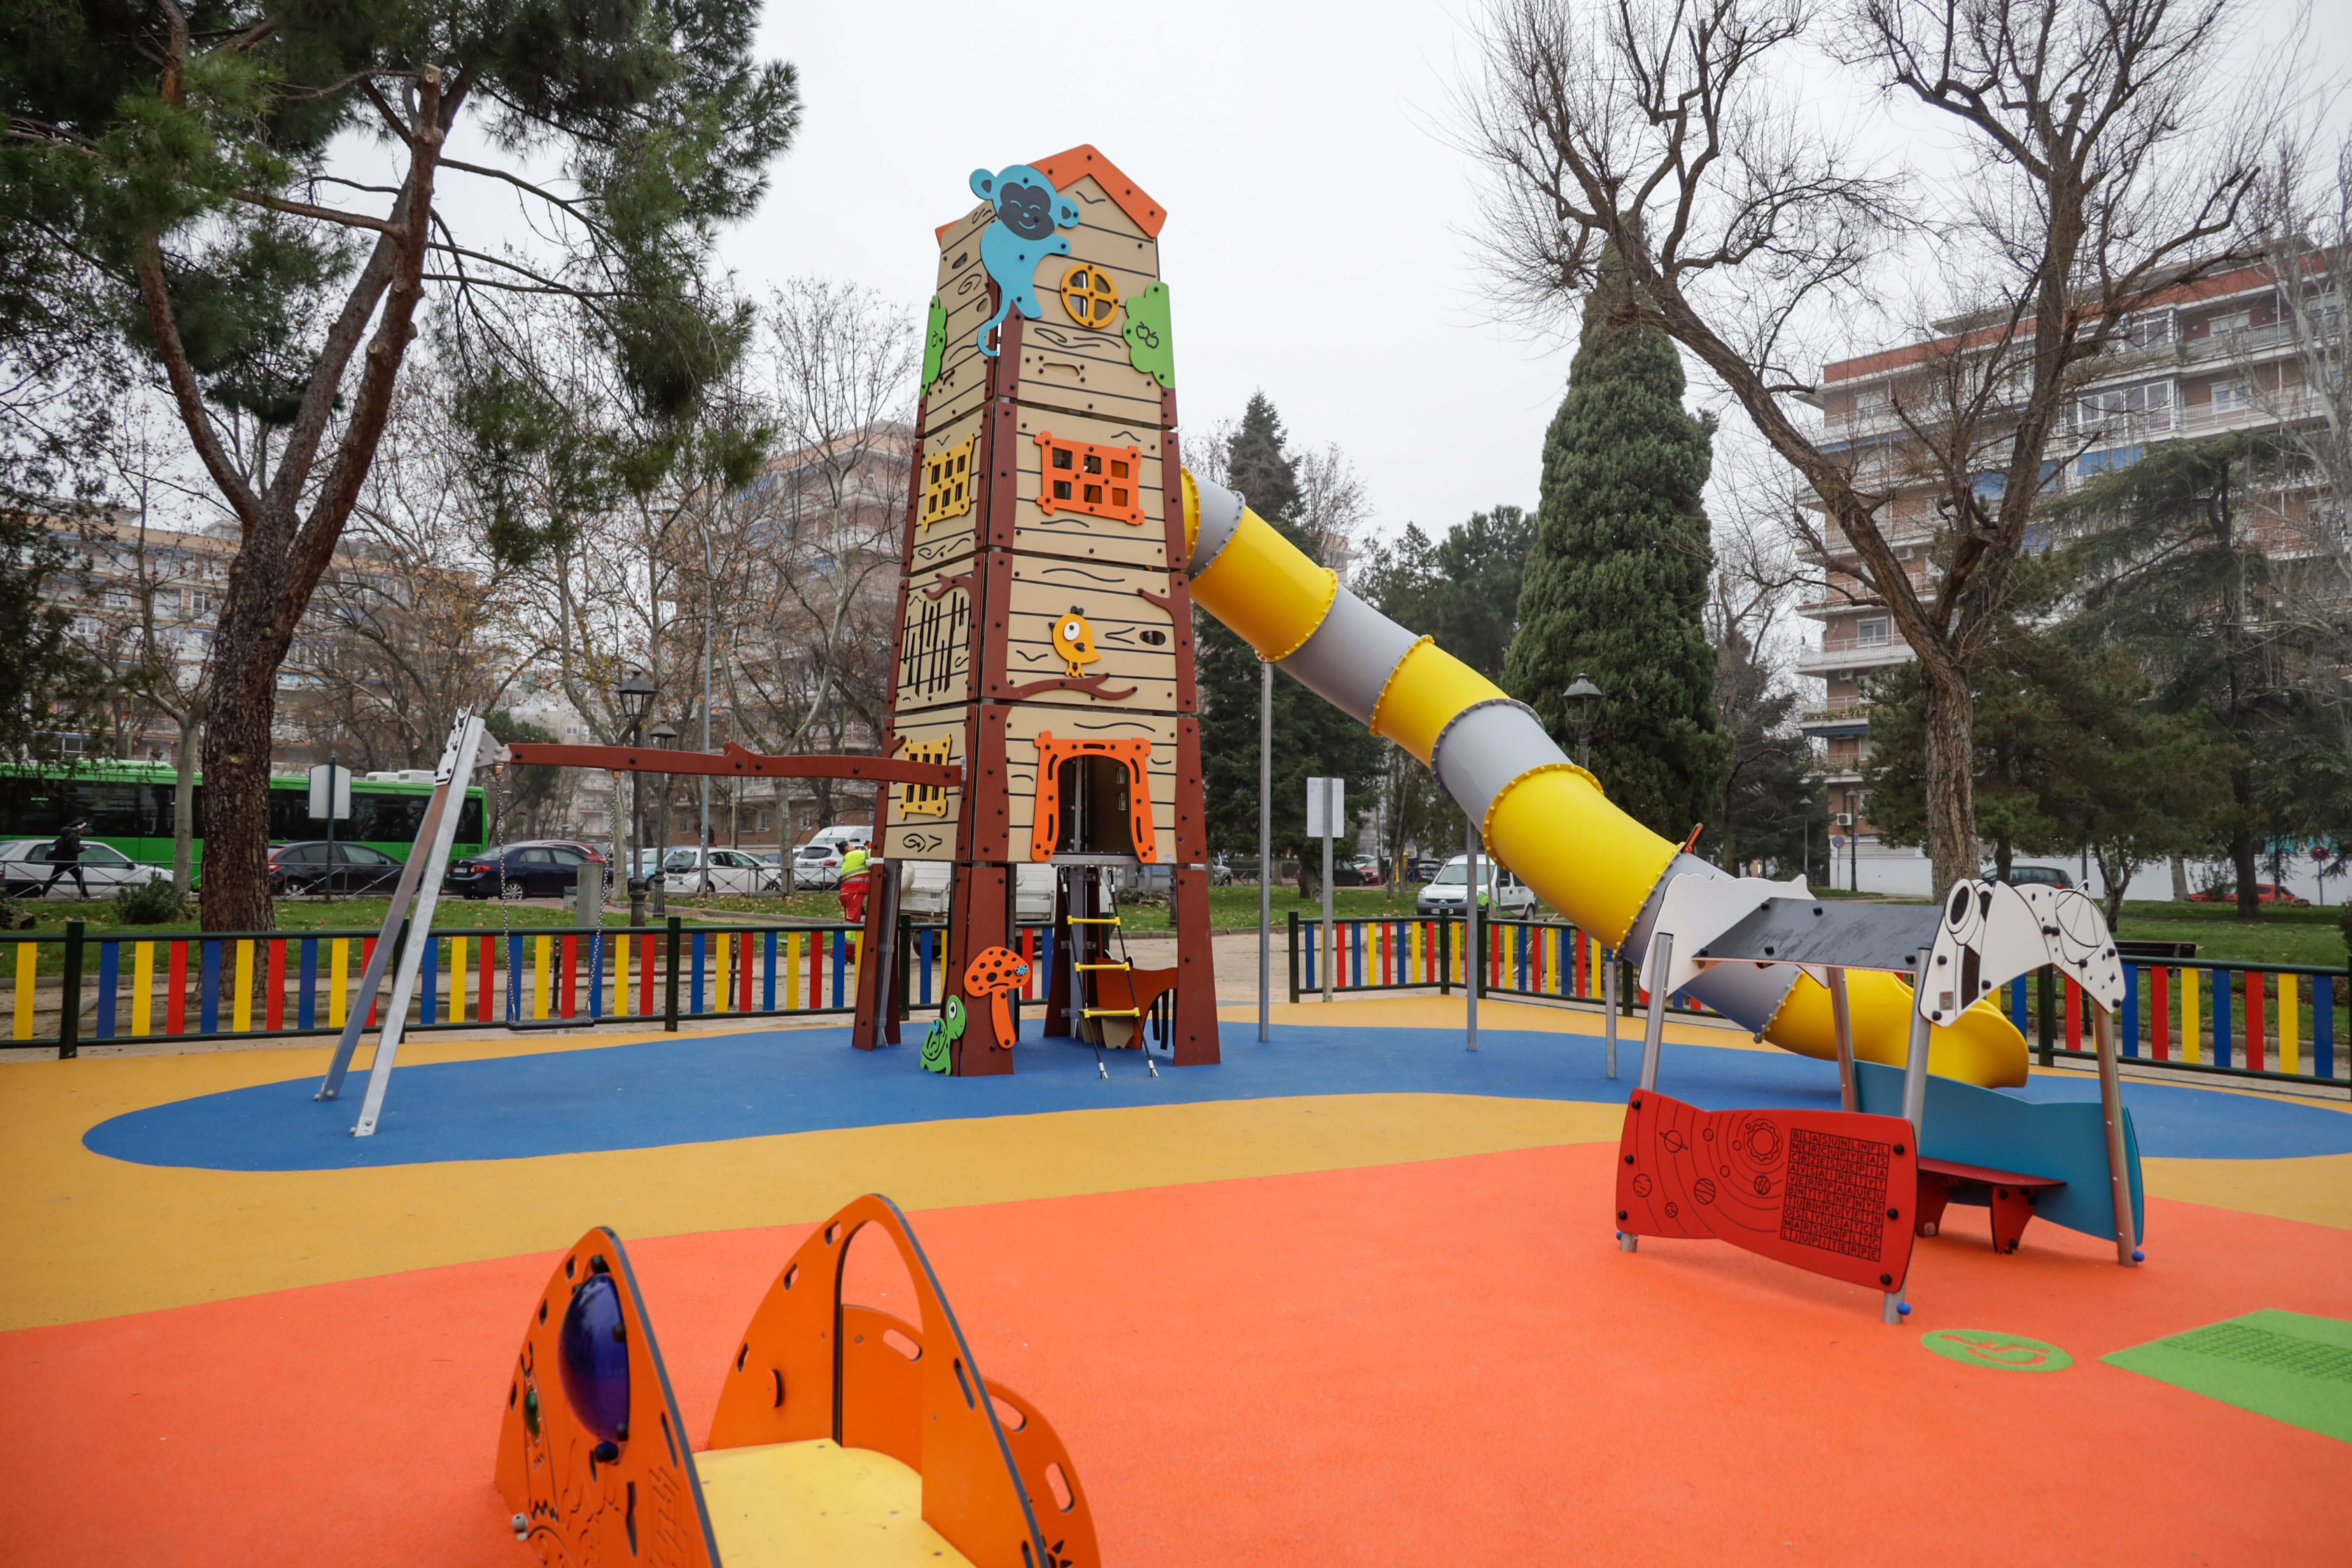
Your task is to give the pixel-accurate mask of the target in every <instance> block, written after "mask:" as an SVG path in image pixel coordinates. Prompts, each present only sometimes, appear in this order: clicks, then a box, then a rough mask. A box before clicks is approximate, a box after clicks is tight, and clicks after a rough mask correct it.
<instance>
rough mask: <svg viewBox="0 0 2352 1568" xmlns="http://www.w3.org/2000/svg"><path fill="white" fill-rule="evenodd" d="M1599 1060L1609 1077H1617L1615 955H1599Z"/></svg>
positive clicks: (1612, 952) (1611, 951) (1607, 951)
mask: <svg viewBox="0 0 2352 1568" xmlns="http://www.w3.org/2000/svg"><path fill="white" fill-rule="evenodd" d="M1601 1065H1602V1066H1603V1067H1604V1068H1607V1069H1608V1073H1609V1076H1610V1077H1611V1078H1615V1077H1616V1076H1617V953H1616V950H1615V949H1613V948H1611V949H1604V950H1602V952H1601Z"/></svg>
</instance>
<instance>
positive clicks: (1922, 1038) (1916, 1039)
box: [1878, 948, 1936, 1326]
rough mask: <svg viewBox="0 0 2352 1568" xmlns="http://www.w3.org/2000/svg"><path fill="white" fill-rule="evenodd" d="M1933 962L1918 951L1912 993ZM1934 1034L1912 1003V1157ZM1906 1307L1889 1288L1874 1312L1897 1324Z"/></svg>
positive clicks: (1906, 1097) (1923, 987) (1906, 1067)
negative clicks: (1917, 963) (1928, 1056)
mask: <svg viewBox="0 0 2352 1568" xmlns="http://www.w3.org/2000/svg"><path fill="white" fill-rule="evenodd" d="M1934 962H1935V960H1934V958H1933V957H1932V956H1931V955H1930V953H1929V952H1928V950H1927V949H1926V948H1921V949H1920V950H1919V967H1918V968H1917V969H1916V971H1914V972H1913V973H1912V976H1911V994H1912V995H1913V996H1915V997H1917V996H1924V995H1926V994H1927V965H1928V964H1930V963H1934ZM1935 1034H1936V1026H1935V1025H1933V1024H1931V1023H1929V1022H1928V1021H1927V1019H1926V1018H1925V1017H1923V1016H1920V1012H1919V1009H1918V1007H1917V1005H1916V1004H1915V1005H1913V1006H1912V1008H1911V1048H1910V1050H1909V1052H1908V1053H1907V1054H1906V1056H1905V1057H1904V1059H1903V1120H1904V1121H1908V1122H1909V1123H1910V1124H1911V1145H1912V1149H1911V1152H1912V1153H1913V1155H1914V1156H1915V1157H1918V1156H1923V1155H1925V1154H1926V1153H1927V1147H1926V1145H1925V1143H1924V1142H1922V1139H1921V1131H1922V1129H1924V1128H1925V1127H1926V1126H1927V1047H1928V1043H1929V1042H1930V1041H1931V1040H1933V1039H1934V1037H1935ZM1910 1310H1911V1308H1910V1305H1909V1303H1907V1302H1906V1301H1905V1300H1903V1292H1902V1291H1900V1290H1889V1291H1887V1292H1886V1293H1885V1295H1884V1296H1882V1297H1881V1298H1880V1299H1879V1313H1878V1315H1879V1317H1880V1318H1882V1319H1883V1320H1884V1321H1886V1322H1887V1323H1889V1324H1891V1325H1896V1326H1899V1325H1900V1324H1901V1323H1902V1321H1903V1319H1904V1315H1905V1314H1906V1313H1907V1312H1909V1311H1910Z"/></svg>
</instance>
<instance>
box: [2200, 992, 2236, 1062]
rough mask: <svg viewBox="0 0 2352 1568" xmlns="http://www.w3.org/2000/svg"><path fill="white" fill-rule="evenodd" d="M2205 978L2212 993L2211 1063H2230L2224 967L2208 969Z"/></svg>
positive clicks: (2228, 1017) (2228, 997)
mask: <svg viewBox="0 0 2352 1568" xmlns="http://www.w3.org/2000/svg"><path fill="white" fill-rule="evenodd" d="M2205 978H2206V979H2207V980H2208V981H2210V982H2211V984H2210V985H2209V986H2208V987H2207V989H2208V990H2210V991H2211V992H2212V993H2213V1065H2214V1066H2216V1067H2228V1066H2229V1065H2230V1029H2231V1024H2230V981H2231V972H2230V971H2228V970H2226V969H2209V970H2207V971H2206V972H2205Z"/></svg>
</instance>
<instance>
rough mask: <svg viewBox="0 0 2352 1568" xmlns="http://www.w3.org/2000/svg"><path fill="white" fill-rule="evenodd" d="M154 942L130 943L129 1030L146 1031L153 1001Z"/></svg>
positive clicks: (134, 1032) (134, 1031)
mask: <svg viewBox="0 0 2352 1568" xmlns="http://www.w3.org/2000/svg"><path fill="white" fill-rule="evenodd" d="M154 992H155V944H154V943H153V942H132V943H131V1033H132V1034H133V1035H143V1034H145V1033H147V1026H148V1024H149V1023H150V1022H151V1021H152V1016H153V1007H154V1002H155V996H154Z"/></svg>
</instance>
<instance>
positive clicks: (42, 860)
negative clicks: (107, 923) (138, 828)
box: [0, 838, 172, 899]
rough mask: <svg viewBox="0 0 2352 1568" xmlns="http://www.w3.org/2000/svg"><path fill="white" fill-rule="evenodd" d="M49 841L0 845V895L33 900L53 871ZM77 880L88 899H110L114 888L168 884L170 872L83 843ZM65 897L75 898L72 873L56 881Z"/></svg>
mask: <svg viewBox="0 0 2352 1568" xmlns="http://www.w3.org/2000/svg"><path fill="white" fill-rule="evenodd" d="M55 842H56V840H55V839H51V838H17V839H13V840H11V841H10V842H8V843H5V844H0V892H5V893H6V894H7V896H8V897H10V898H12V899H37V898H39V897H40V896H41V894H42V889H43V888H44V886H45V885H46V884H47V881H48V879H49V872H50V871H51V870H53V869H55V868H54V867H53V866H52V865H51V864H50V862H49V846H50V845H51V844H53V843H55ZM81 878H82V880H83V881H85V882H87V883H89V891H90V896H91V897H92V898H99V899H103V898H110V897H111V896H112V895H113V893H114V890H115V889H117V888H135V887H137V886H139V884H141V883H142V882H168V881H170V880H171V879H172V873H171V872H170V871H168V870H166V869H165V868H163V867H161V866H148V865H144V864H142V863H141V862H139V861H137V860H133V859H132V858H131V857H130V856H128V855H125V854H124V853H123V852H122V851H121V850H120V849H112V848H109V847H107V846H105V845H103V844H97V843H92V842H89V841H87V840H85V841H84V842H83V844H82V847H81ZM58 888H60V889H63V890H64V892H65V895H66V896H67V897H68V898H72V897H74V896H75V889H74V879H73V873H72V872H71V871H68V872H67V873H66V874H65V875H64V876H63V877H61V878H59V879H58Z"/></svg>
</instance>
